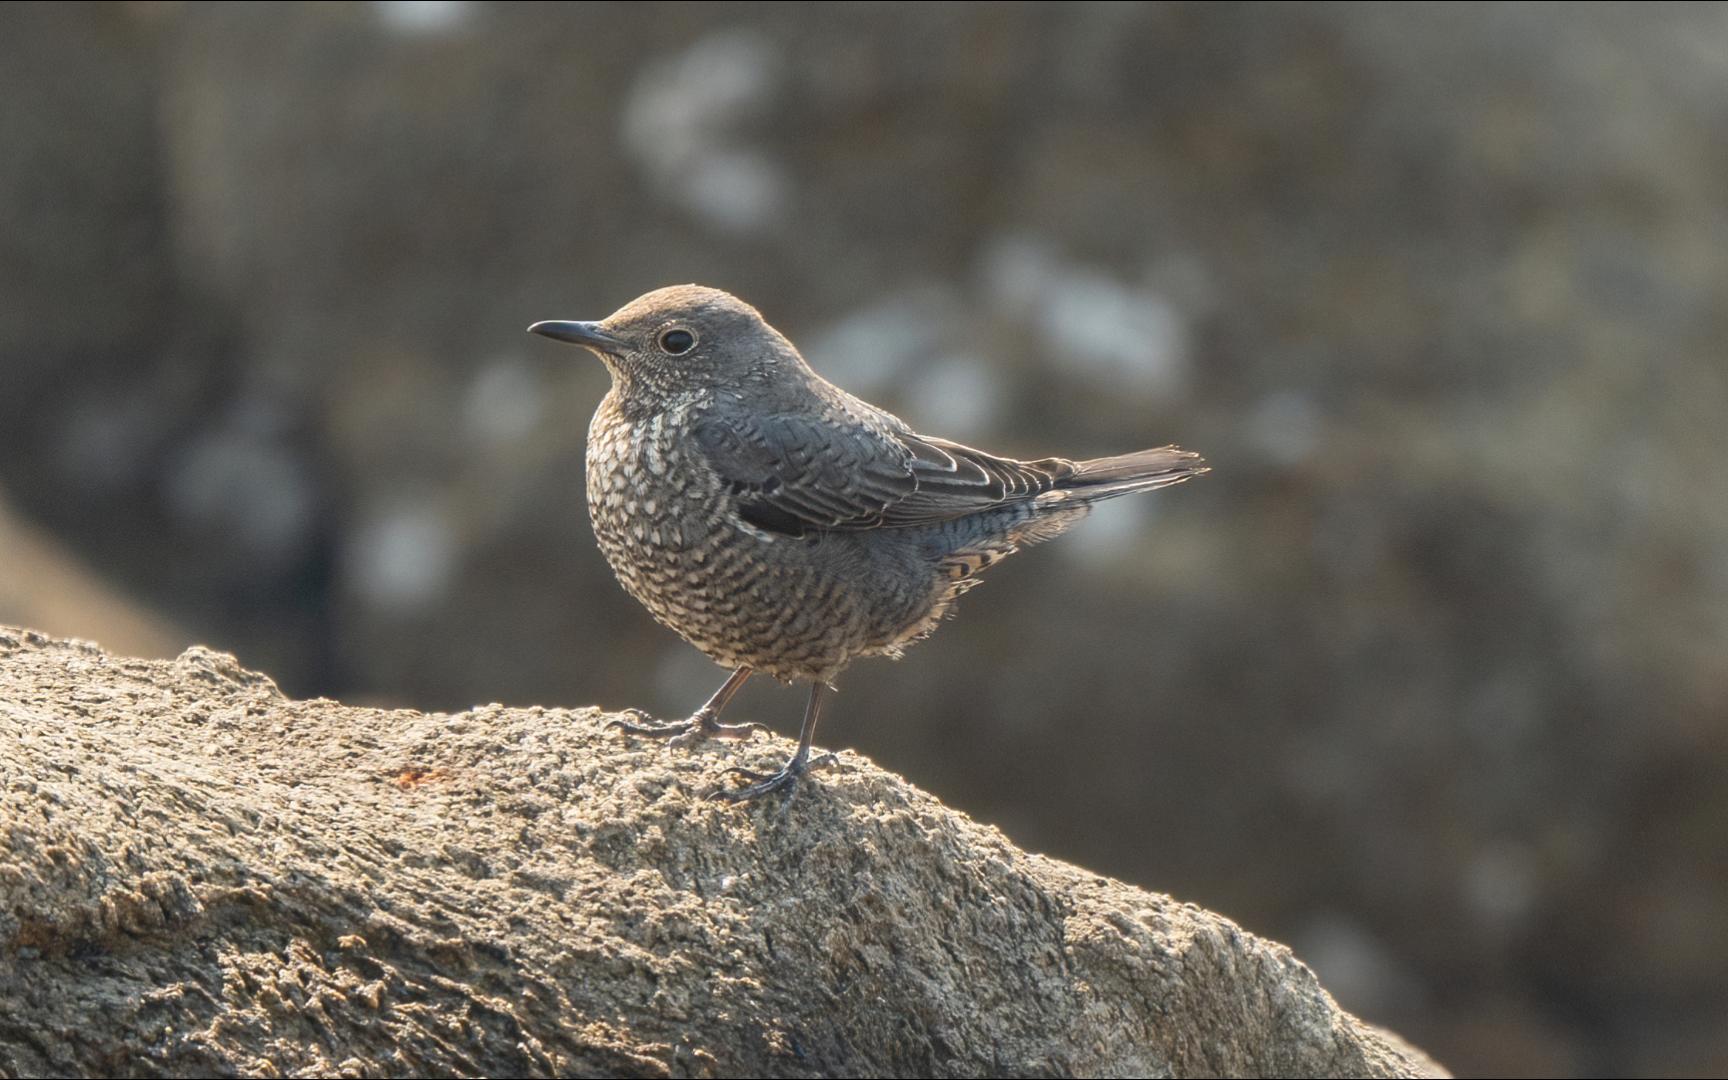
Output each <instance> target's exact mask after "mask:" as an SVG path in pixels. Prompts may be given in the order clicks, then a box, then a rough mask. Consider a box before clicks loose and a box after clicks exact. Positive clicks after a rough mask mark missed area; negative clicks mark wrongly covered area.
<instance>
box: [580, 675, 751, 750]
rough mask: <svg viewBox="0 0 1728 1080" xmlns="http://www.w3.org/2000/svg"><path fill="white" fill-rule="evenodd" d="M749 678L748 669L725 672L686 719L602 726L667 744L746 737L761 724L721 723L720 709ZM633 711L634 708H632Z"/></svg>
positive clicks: (678, 744)
mask: <svg viewBox="0 0 1728 1080" xmlns="http://www.w3.org/2000/svg"><path fill="white" fill-rule="evenodd" d="M749 678H750V669H749V668H748V667H741V668H739V669H738V670H737V671H734V672H733V673H732V674H731V675H729V676H728V677H727V679H726V681H725V682H724V683H722V684H721V686H720V689H718V690H716V691H714V696H713V697H711V698H709V699H708V703H707V704H706V705H704V706H702V707H701V708H700V709H697V710H696V712H695V713H694V714H692V715H691V717H690V719H688V720H684V721H681V722H679V723H675V724H632V723H630V722H629V721H627V720H614V721H612V722H611V723H610V724H607V725H606V726H607V727H608V728H618V729H619V730H620V731H626V732H628V733H630V734H631V735H646V736H648V737H649V738H651V739H669V740H671V741H670V742H669V743H668V744H667V745H669V746H684V745H686V744H687V743H692V742H699V741H701V740H703V739H748V738H749V737H750V736H752V735H754V734H755V733H756V732H758V731H767V730H768V729H767V728H766V727H765V726H763V725H762V724H755V723H750V724H722V723H721V722H720V710H722V709H724V708H725V707H726V703H727V702H728V701H731V700H732V695H733V694H736V693H737V692H738V688H739V687H741V686H743V685H744V683H745V682H746V681H747V680H748V679H749ZM633 711H634V710H633Z"/></svg>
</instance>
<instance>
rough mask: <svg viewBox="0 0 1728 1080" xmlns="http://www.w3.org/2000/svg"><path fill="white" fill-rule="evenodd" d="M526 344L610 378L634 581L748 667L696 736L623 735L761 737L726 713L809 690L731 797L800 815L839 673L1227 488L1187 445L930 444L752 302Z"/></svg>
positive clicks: (625, 566) (621, 567)
mask: <svg viewBox="0 0 1728 1080" xmlns="http://www.w3.org/2000/svg"><path fill="white" fill-rule="evenodd" d="M528 331H529V332H530V333H533V334H538V335H541V336H543V337H547V338H551V339H553V340H555V341H560V342H565V343H568V344H572V345H578V346H581V347H582V348H584V349H587V350H588V351H589V352H592V353H593V354H595V355H596V356H598V357H599V359H600V360H601V361H602V362H603V363H604V364H605V366H606V369H607V371H608V372H609V373H610V375H611V388H610V389H609V390H608V392H607V393H606V395H605V397H604V398H602V399H601V401H600V405H599V407H598V408H597V409H596V410H595V412H594V417H593V420H592V421H591V423H590V424H589V427H588V448H587V497H588V512H589V518H590V521H591V523H592V524H593V528H594V535H595V538H596V539H597V541H598V543H599V546H600V549H601V551H602V552H603V553H604V554H605V557H606V560H607V562H608V563H609V564H610V565H611V567H612V570H613V572H614V574H615V575H616V576H617V578H618V581H619V583H620V584H621V585H622V586H623V587H624V589H625V591H626V592H628V593H629V594H630V595H631V596H633V597H635V598H636V599H637V600H638V601H640V602H641V603H642V605H643V606H644V607H646V608H647V609H648V611H649V613H650V614H651V615H653V617H654V618H655V619H656V620H658V621H659V622H660V623H662V624H664V625H665V626H667V627H668V628H670V629H671V630H673V631H675V632H676V633H677V634H679V635H680V636H681V637H683V638H684V639H685V640H686V641H688V642H689V643H690V644H691V645H693V646H695V647H696V648H697V649H698V650H700V651H701V652H702V653H704V654H706V655H707V656H708V657H710V658H711V659H713V660H714V661H715V662H717V663H719V664H720V665H722V666H723V667H726V668H730V669H731V674H730V675H729V676H728V677H727V679H726V681H725V682H724V683H723V684H722V685H721V686H720V689H719V690H717V691H715V693H714V695H713V696H712V697H711V698H709V699H708V701H707V702H706V703H705V704H704V705H702V707H701V708H699V709H697V710H696V711H695V713H693V714H692V715H691V716H690V717H689V718H688V719H686V720H684V721H681V722H676V723H666V724H651V723H635V722H631V721H624V720H614V721H613V722H612V723H613V725H614V726H616V727H619V728H622V729H623V730H624V731H625V732H627V733H629V734H632V735H638V736H649V737H654V738H664V739H668V740H670V741H671V742H673V743H674V744H679V745H688V744H690V743H692V742H695V741H698V740H703V739H710V738H728V739H737V738H747V737H750V736H751V735H753V734H754V733H755V732H756V731H758V730H762V728H763V726H762V725H761V724H755V723H744V724H732V723H721V722H720V716H721V713H722V711H723V710H724V709H725V708H726V705H727V703H728V702H729V701H730V700H731V699H732V697H733V696H734V695H735V694H736V693H737V692H738V690H739V688H740V687H742V686H743V685H744V683H745V682H746V681H747V680H748V679H749V678H750V676H751V675H752V674H755V673H761V674H765V675H768V676H771V677H773V678H775V679H777V680H780V681H781V682H786V683H795V682H808V683H810V684H811V685H810V695H809V698H808V702H807V704H806V706H805V710H804V717H803V721H802V723H801V725H800V728H799V736H798V748H797V750H796V751H795V752H794V753H793V755H792V756H791V757H790V758H789V759H788V760H787V761H786V763H785V764H784V765H783V766H782V767H781V768H780V769H779V770H778V771H776V772H773V773H762V772H757V771H753V770H749V769H743V768H733V769H728V770H727V773H728V774H736V775H737V776H739V777H741V778H742V779H743V780H744V781H745V782H744V783H743V784H742V785H739V786H734V787H725V786H722V787H721V789H720V790H718V791H716V792H714V793H713V795H714V797H716V798H721V799H726V800H731V801H746V800H751V799H756V798H759V797H761V796H764V795H768V794H770V793H774V792H779V793H782V796H783V797H784V798H790V797H791V795H792V794H793V792H794V791H795V790H796V788H797V786H798V784H799V781H800V780H801V779H803V778H804V777H805V776H806V774H807V773H808V772H809V771H810V770H811V769H814V768H816V767H817V766H819V765H824V764H828V763H831V762H832V761H833V760H834V755H832V754H822V755H818V756H817V757H815V758H812V756H811V748H812V743H813V739H814V736H815V731H816V722H817V719H818V717H819V716H820V715H821V711H822V704H823V699H824V695H825V694H826V693H827V692H828V691H829V690H830V689H831V688H832V685H833V683H834V680H835V679H836V677H837V676H839V674H840V673H841V672H842V671H843V670H845V669H846V668H847V667H848V666H850V665H851V664H852V663H853V662H854V661H856V660H859V659H863V658H866V657H873V656H886V657H891V658H898V657H899V656H900V655H901V654H902V653H903V652H904V651H905V649H906V648H907V647H908V646H909V645H911V644H912V643H914V642H916V641H918V640H920V639H921V638H924V637H927V636H929V634H930V633H931V632H932V631H933V630H935V628H936V626H937V624H938V623H939V622H940V621H941V620H942V618H943V617H944V616H945V615H947V614H949V613H950V612H951V611H952V609H953V607H954V603H955V600H956V599H957V598H958V597H959V596H960V595H961V594H962V593H963V592H965V591H966V590H967V589H969V588H971V587H972V586H973V585H975V584H977V583H978V580H979V575H980V574H981V573H983V571H985V570H986V569H988V568H989V567H990V566H992V565H994V564H995V563H997V562H999V561H1000V560H1001V559H1002V558H1004V557H1005V556H1007V555H1009V554H1012V553H1013V552H1015V551H1016V550H1018V549H1020V548H1022V547H1025V546H1027V545H1029V544H1035V543H1039V542H1041V541H1044V540H1049V539H1051V538H1053V537H1055V536H1057V535H1058V534H1060V533H1062V532H1065V531H1066V530H1067V529H1069V528H1070V527H1071V526H1073V525H1074V524H1075V523H1076V522H1078V521H1080V519H1082V518H1084V517H1085V516H1086V514H1087V512H1088V511H1089V510H1090V509H1091V507H1092V506H1093V505H1094V504H1096V503H1099V502H1102V501H1103V500H1105V499H1113V498H1116V497H1117V496H1120V495H1127V494H1131V493H1133V492H1139V491H1151V490H1154V489H1156V488H1162V487H1167V486H1169V485H1171V484H1177V483H1181V482H1182V481H1184V480H1188V479H1190V478H1192V477H1195V476H1198V475H1200V474H1201V473H1204V472H1207V471H1208V469H1207V467H1206V465H1205V463H1204V462H1203V460H1202V459H1201V457H1200V456H1199V455H1198V454H1195V453H1193V452H1190V451H1186V450H1182V449H1179V448H1177V447H1175V446H1161V447H1158V448H1156V449H1151V450H1140V451H1136V452H1133V453H1127V454H1120V455H1116V456H1113V457H1100V458H1092V459H1089V460H1080V461H1074V460H1070V459H1068V458H1061V457H1047V458H1038V459H1036V460H1027V461H1022V460H1016V459H1014V458H1011V457H1004V456H1000V455H997V454H991V453H987V452H985V451H983V450H977V449H974V448H972V447H970V446H965V445H962V444H961V443H958V442H953V441H951V440H948V439H943V438H937V437H934V436H929V435H921V434H919V433H917V432H915V431H914V430H913V429H912V428H911V426H910V425H908V424H906V423H905V422H904V421H902V420H901V419H899V418H898V417H896V416H894V415H892V414H891V413H889V412H887V411H885V410H883V409H880V408H877V407H876V406H874V405H871V404H870V403H868V402H866V401H864V400H862V399H861V398H858V397H855V396H854V395H852V394H850V393H847V392H846V391H845V390H842V389H840V388H839V387H838V386H835V385H834V384H833V383H831V382H829V381H828V380H826V379H824V378H823V377H822V376H820V375H818V374H817V373H816V372H815V371H814V370H813V369H812V368H811V366H810V365H809V364H808V363H807V362H806V361H805V359H804V357H803V356H802V355H801V354H800V353H799V351H798V349H797V348H796V347H794V346H793V344H792V342H790V341H789V340H787V338H786V337H785V335H783V334H781V333H780V332H779V331H778V330H776V329H774V327H772V326H770V325H769V324H768V322H767V321H766V320H765V319H764V318H763V317H762V315H761V314H760V313H759V312H758V311H757V310H756V309H755V308H754V307H752V306H750V305H749V304H747V303H745V302H744V301H743V300H740V299H738V298H737V297H735V296H733V295H731V294H730V293H727V292H724V291H722V290H720V289H714V288H708V287H705V286H701V285H674V286H669V287H666V288H661V289H656V290H654V291H653V292H649V293H647V294H645V295H643V296H640V297H638V298H637V299H635V300H632V301H630V302H629V303H628V304H625V305H624V306H623V307H621V308H619V309H618V310H617V311H615V312H613V313H612V314H611V315H609V316H607V317H606V318H604V319H601V320H599V321H597V322H582V321H565V320H548V321H542V322H536V323H534V324H533V325H532V326H530V327H528ZM641 718H642V719H648V718H647V717H641Z"/></svg>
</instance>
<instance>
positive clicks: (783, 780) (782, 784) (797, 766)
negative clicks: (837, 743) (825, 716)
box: [709, 683, 837, 802]
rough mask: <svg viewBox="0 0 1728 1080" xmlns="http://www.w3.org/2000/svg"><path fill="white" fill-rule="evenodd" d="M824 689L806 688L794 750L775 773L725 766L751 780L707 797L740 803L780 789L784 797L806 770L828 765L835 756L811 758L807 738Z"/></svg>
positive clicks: (810, 736)
mask: <svg viewBox="0 0 1728 1080" xmlns="http://www.w3.org/2000/svg"><path fill="white" fill-rule="evenodd" d="M826 689H828V688H827V687H826V686H824V685H823V684H822V683H817V684H816V685H814V686H812V687H811V688H810V704H809V705H808V706H806V707H805V709H804V725H803V727H801V728H799V729H798V752H797V753H795V754H793V755H792V757H791V760H789V761H787V762H786V764H784V765H782V766H780V771H779V772H776V773H759V772H754V771H752V770H750V769H738V768H732V769H727V770H726V771H727V772H729V773H737V774H738V775H739V776H742V777H744V778H745V779H746V780H754V781H756V782H755V783H753V784H751V785H750V786H749V787H741V788H733V789H732V790H730V791H728V790H726V789H721V790H720V791H716V792H715V793H714V794H712V795H710V796H709V798H711V799H726V800H728V801H730V802H744V801H745V800H747V799H755V798H758V797H760V796H763V795H766V794H768V793H769V792H771V791H784V792H785V793H786V797H787V798H791V797H792V792H793V791H794V790H796V789H797V787H798V778H799V777H801V776H803V775H804V774H805V773H806V772H807V771H809V770H810V769H814V768H816V767H817V766H819V765H828V764H831V763H832V762H834V761H836V760H837V759H836V758H835V757H834V755H833V754H821V755H819V756H817V757H816V758H815V759H814V760H812V759H811V757H810V741H811V740H812V739H814V738H815V737H816V718H817V717H818V716H819V715H821V713H822V692H823V691H824V690H826Z"/></svg>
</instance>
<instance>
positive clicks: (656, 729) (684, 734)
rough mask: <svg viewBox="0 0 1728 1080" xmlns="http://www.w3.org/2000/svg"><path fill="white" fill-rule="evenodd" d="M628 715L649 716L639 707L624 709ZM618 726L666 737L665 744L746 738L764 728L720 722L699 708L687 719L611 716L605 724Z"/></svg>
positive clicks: (630, 733) (755, 725) (633, 731)
mask: <svg viewBox="0 0 1728 1080" xmlns="http://www.w3.org/2000/svg"><path fill="white" fill-rule="evenodd" d="M624 712H625V713H626V714H628V715H630V716H640V717H642V718H643V719H644V720H646V719H650V717H649V716H648V714H647V713H645V712H643V711H642V710H641V709H625V710H624ZM613 728H617V729H618V730H619V731H622V732H624V733H625V734H628V735H642V736H645V737H647V738H650V739H665V740H666V745H667V746H690V745H692V744H694V743H699V742H703V741H706V740H708V739H748V738H750V737H751V736H752V735H754V734H756V733H757V732H758V731H767V730H768V728H767V726H766V725H764V724H758V723H755V722H754V721H751V722H748V723H743V724H722V723H721V722H720V721H719V720H717V719H715V718H714V714H713V713H709V712H703V711H700V710H698V711H697V713H696V714H695V715H694V716H692V717H690V719H688V720H681V721H678V722H676V723H670V724H637V723H631V722H630V721H628V720H611V721H609V722H608V723H607V724H606V730H608V731H610V730H612V729H613Z"/></svg>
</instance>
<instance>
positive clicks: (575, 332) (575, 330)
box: [528, 320, 624, 355]
mask: <svg viewBox="0 0 1728 1080" xmlns="http://www.w3.org/2000/svg"><path fill="white" fill-rule="evenodd" d="M528 332H529V333H530V334H539V335H540V336H541V337H549V338H551V339H552V340H553V341H568V342H569V343H570V344H572V345H580V346H582V347H583V348H585V349H593V350H594V351H595V352H602V353H612V354H613V355H616V354H618V353H620V352H623V351H624V343H623V342H622V341H619V340H618V339H617V338H615V337H613V336H612V335H611V334H608V333H607V332H606V331H604V330H602V329H600V324H599V323H591V322H558V321H556V320H552V321H548V322H537V323H535V324H534V325H533V326H530V327H529V328H528Z"/></svg>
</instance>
